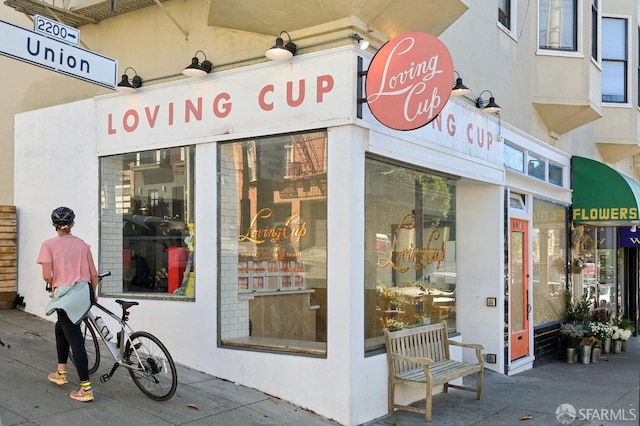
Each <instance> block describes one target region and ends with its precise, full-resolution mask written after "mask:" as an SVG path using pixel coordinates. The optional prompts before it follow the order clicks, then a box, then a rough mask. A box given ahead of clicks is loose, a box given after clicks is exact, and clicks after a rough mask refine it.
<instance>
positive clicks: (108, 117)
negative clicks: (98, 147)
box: [107, 114, 116, 135]
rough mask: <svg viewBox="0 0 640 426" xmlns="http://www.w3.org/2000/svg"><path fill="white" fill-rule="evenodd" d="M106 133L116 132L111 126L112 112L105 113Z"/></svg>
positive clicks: (112, 133) (113, 133)
mask: <svg viewBox="0 0 640 426" xmlns="http://www.w3.org/2000/svg"><path fill="white" fill-rule="evenodd" d="M107 129H108V130H107V134H108V135H115V134H116V129H114V128H113V114H108V115H107Z"/></svg>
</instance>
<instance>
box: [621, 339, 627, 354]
mask: <svg viewBox="0 0 640 426" xmlns="http://www.w3.org/2000/svg"><path fill="white" fill-rule="evenodd" d="M626 350H627V341H626V340H623V341H622V352H624V351H626Z"/></svg>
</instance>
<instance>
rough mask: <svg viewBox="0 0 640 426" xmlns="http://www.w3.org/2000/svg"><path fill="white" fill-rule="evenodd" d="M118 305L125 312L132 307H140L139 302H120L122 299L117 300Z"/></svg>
mask: <svg viewBox="0 0 640 426" xmlns="http://www.w3.org/2000/svg"><path fill="white" fill-rule="evenodd" d="M116 303H117V304H119V305H120V306H122V309H124V310H125V311H126V310H127V309H129V308H130V307H132V306H136V305H139V303H138V302H131V301H129V300H120V299H116Z"/></svg>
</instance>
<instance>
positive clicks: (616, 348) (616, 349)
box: [613, 339, 622, 354]
mask: <svg viewBox="0 0 640 426" xmlns="http://www.w3.org/2000/svg"><path fill="white" fill-rule="evenodd" d="M620 352H622V340H620V339H616V340H614V341H613V353H614V354H619V353H620Z"/></svg>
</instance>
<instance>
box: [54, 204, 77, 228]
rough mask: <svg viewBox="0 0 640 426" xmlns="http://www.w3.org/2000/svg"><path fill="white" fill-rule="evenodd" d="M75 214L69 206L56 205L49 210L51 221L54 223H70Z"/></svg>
mask: <svg viewBox="0 0 640 426" xmlns="http://www.w3.org/2000/svg"><path fill="white" fill-rule="evenodd" d="M75 218H76V214H75V213H74V212H73V210H71V209H70V208H69V207H58V208H57V209H55V210H54V211H52V212H51V221H52V222H53V224H54V225H71V224H72V223H73V220H74V219H75Z"/></svg>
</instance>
